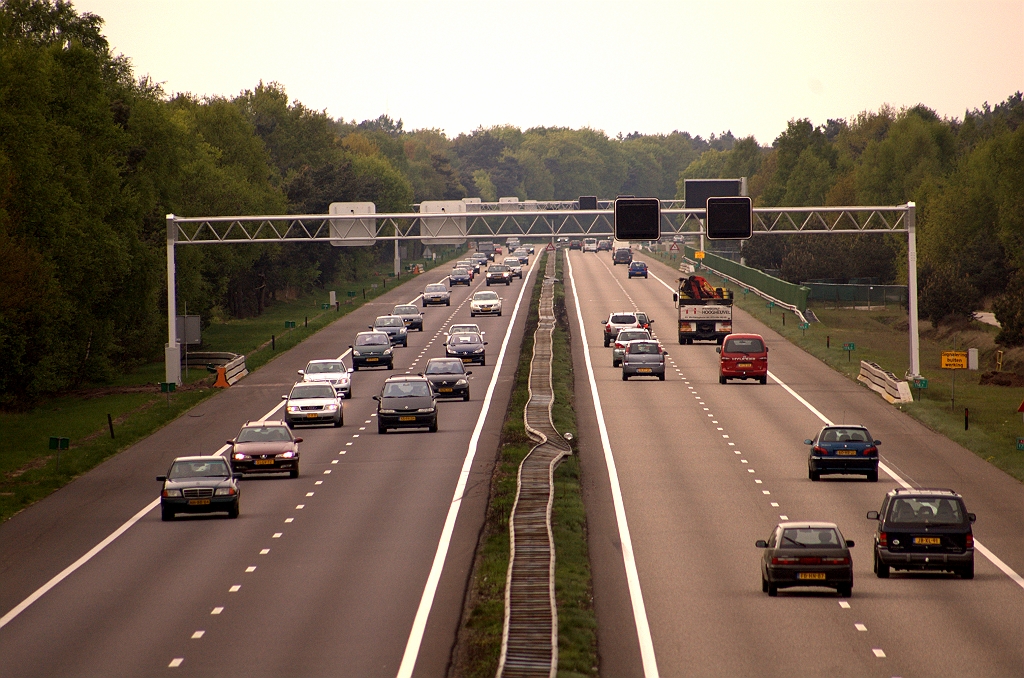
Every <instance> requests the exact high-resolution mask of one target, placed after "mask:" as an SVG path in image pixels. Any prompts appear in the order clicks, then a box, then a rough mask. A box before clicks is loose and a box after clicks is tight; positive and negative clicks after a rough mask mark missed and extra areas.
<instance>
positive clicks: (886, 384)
mask: <svg viewBox="0 0 1024 678" xmlns="http://www.w3.org/2000/svg"><path fill="white" fill-rule="evenodd" d="M857 381H860V382H862V383H863V384H864V385H865V386H867V387H868V388H870V389H871V390H872V391H875V392H877V393H878V394H879V395H881V396H882V397H883V398H885V399H886V400H888V401H889V402H890V403H909V402H913V400H914V396H913V395H912V394H911V392H910V384H908V383H907V382H906V381H903V380H901V379H897V378H896V375H895V374H893V373H892V372H886V371H885V370H883V369H882V366H881V365H879V364H878V363H871V362H868V361H867V360H861V361H860V375H859V376H858V377H857Z"/></svg>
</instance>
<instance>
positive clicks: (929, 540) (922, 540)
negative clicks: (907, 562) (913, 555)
mask: <svg viewBox="0 0 1024 678" xmlns="http://www.w3.org/2000/svg"><path fill="white" fill-rule="evenodd" d="M914 543H915V544H927V545H929V546H938V545H939V544H941V543H942V540H941V539H939V538H938V537H914Z"/></svg>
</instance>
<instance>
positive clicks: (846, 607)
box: [839, 600, 850, 610]
mask: <svg viewBox="0 0 1024 678" xmlns="http://www.w3.org/2000/svg"><path fill="white" fill-rule="evenodd" d="M839 607H841V608H843V609H844V610H849V609H850V604H849V603H848V602H846V601H845V600H840V601H839Z"/></svg>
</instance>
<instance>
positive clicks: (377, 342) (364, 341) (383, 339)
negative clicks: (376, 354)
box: [356, 334, 391, 346]
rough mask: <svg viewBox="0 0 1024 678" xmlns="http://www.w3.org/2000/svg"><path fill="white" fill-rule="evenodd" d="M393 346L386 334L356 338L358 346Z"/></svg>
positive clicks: (365, 335) (364, 335)
mask: <svg viewBox="0 0 1024 678" xmlns="http://www.w3.org/2000/svg"><path fill="white" fill-rule="evenodd" d="M385 344H386V345H388V346H390V345H391V340H390V339H388V337H387V335H384V334H360V335H359V336H358V337H356V346H384V345H385Z"/></svg>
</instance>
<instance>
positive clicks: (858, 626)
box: [853, 624, 868, 631]
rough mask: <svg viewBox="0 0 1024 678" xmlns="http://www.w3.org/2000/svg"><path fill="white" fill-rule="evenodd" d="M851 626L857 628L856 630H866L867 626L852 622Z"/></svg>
mask: <svg viewBox="0 0 1024 678" xmlns="http://www.w3.org/2000/svg"><path fill="white" fill-rule="evenodd" d="M853 628H855V629H857V630H858V631H867V630H868V627H866V626H864V625H863V624H854V625H853Z"/></svg>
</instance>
